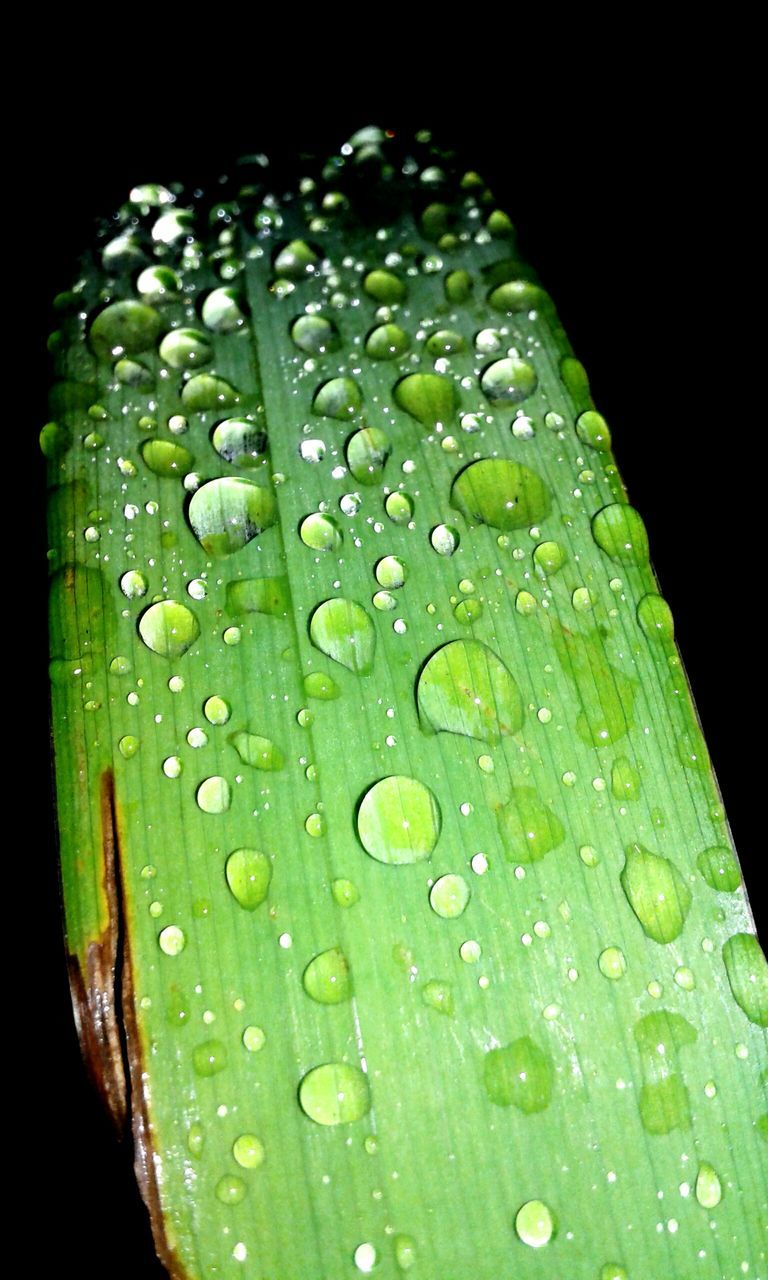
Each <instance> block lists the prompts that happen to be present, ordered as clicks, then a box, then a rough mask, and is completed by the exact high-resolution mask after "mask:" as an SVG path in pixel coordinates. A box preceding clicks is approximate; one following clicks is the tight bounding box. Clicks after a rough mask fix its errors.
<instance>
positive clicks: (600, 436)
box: [576, 409, 611, 453]
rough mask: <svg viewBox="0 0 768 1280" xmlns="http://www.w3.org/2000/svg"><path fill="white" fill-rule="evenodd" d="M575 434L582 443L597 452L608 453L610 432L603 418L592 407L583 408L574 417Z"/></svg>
mask: <svg viewBox="0 0 768 1280" xmlns="http://www.w3.org/2000/svg"><path fill="white" fill-rule="evenodd" d="M576 434H577V436H578V437H579V439H580V440H583V441H584V444H588V445H589V447H590V448H591V449H596V450H597V452H598V453H609V452H610V448H611V432H610V428H609V426H608V423H607V422H606V420H605V418H604V417H603V415H602V414H601V413H596V412H595V410H594V409H585V411H584V413H580V414H579V416H578V418H577V419H576Z"/></svg>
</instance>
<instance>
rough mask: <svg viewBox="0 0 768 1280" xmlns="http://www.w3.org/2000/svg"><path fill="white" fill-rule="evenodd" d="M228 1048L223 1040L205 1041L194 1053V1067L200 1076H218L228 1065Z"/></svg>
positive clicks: (196, 1047)
mask: <svg viewBox="0 0 768 1280" xmlns="http://www.w3.org/2000/svg"><path fill="white" fill-rule="evenodd" d="M227 1058H228V1055H227V1046H226V1045H225V1044H224V1042H223V1041H222V1040H203V1042H202V1044H198V1045H195V1048H194V1049H193V1051H192V1066H193V1067H194V1069H195V1073H196V1075H198V1076H216V1075H218V1074H219V1072H220V1071H223V1070H224V1069H225V1067H226V1065H227Z"/></svg>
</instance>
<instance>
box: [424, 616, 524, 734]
mask: <svg viewBox="0 0 768 1280" xmlns="http://www.w3.org/2000/svg"><path fill="white" fill-rule="evenodd" d="M416 700H417V704H418V710H419V716H420V719H421V722H422V727H427V728H429V729H431V730H432V731H433V732H434V733H440V732H445V733H458V734H463V735H465V736H466V737H469V738H477V739H479V740H480V741H482V742H488V743H490V744H492V745H493V744H496V743H498V742H499V741H500V739H501V738H502V737H504V736H508V735H510V734H513V733H517V731H518V729H519V728H520V726H521V725H522V722H523V703H522V698H521V695H520V690H519V689H518V687H517V684H516V683H515V680H514V679H513V677H512V676H511V674H510V673H509V671H508V670H507V668H506V667H505V666H504V663H503V662H502V661H501V659H500V658H498V657H497V656H496V654H495V653H494V652H493V650H492V649H489V648H488V646H487V645H484V644H481V642H480V641H479V640H452V641H450V642H449V643H448V644H446V645H443V646H442V648H440V649H437V650H436V651H435V653H433V654H432V656H431V657H430V658H429V659H428V661H427V662H426V664H425V666H424V667H423V668H422V671H421V674H420V676H419V680H418V684H417V686H416Z"/></svg>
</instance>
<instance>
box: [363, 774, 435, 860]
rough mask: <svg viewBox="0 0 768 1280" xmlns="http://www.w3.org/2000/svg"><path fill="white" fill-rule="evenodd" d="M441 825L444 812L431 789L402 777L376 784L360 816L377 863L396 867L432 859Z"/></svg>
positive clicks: (367, 845) (368, 847)
mask: <svg viewBox="0 0 768 1280" xmlns="http://www.w3.org/2000/svg"><path fill="white" fill-rule="evenodd" d="M440 824H441V818H440V809H439V806H438V803H437V800H436V799H435V797H434V795H433V794H432V792H431V791H430V790H429V787H425V786H424V783H423V782H417V780H416V779H415V778H408V777H404V776H402V775H393V776H391V777H389V778H383V779H382V780H381V781H380V782H377V783H375V784H374V785H373V786H372V787H371V788H370V790H369V791H367V792H366V794H365V796H364V797H363V800H362V803H361V805H360V808H359V810H358V814H357V831H358V835H359V837H360V841H361V843H362V845H363V848H364V849H365V850H366V852H367V853H369V854H370V855H371V857H372V858H375V859H376V861H377V862H385V863H389V864H390V865H395V866H399V865H403V864H406V863H411V862H420V861H422V860H423V859H424V858H429V857H431V855H432V850H433V849H434V847H435V845H436V844H437V840H438V837H439V835H440Z"/></svg>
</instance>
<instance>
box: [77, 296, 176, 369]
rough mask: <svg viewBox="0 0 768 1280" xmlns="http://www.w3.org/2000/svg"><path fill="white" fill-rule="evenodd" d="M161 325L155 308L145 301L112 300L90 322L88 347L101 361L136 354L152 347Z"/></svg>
mask: <svg viewBox="0 0 768 1280" xmlns="http://www.w3.org/2000/svg"><path fill="white" fill-rule="evenodd" d="M162 327H163V322H162V320H161V318H160V316H159V315H158V313H157V311H155V310H153V308H152V307H148V306H147V305H146V303H144V302H136V301H134V300H128V301H127V302H113V303H111V304H110V306H108V307H105V308H104V310H103V311H102V312H100V313H99V315H97V317H96V319H95V320H94V322H93V324H92V325H91V332H90V340H91V346H92V347H93V350H94V351H95V353H96V355H97V356H98V357H99V359H100V360H110V359H113V358H114V357H115V356H123V355H128V356H132V355H136V354H137V353H138V352H139V351H147V350H148V349H149V348H150V347H154V345H155V342H156V341H157V338H158V336H159V334H160V331H161V329H162Z"/></svg>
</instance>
